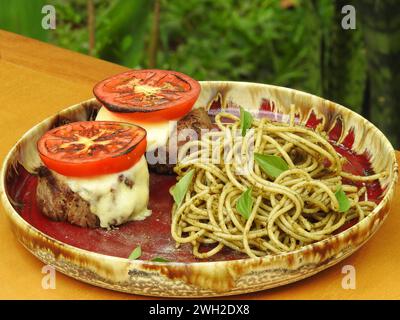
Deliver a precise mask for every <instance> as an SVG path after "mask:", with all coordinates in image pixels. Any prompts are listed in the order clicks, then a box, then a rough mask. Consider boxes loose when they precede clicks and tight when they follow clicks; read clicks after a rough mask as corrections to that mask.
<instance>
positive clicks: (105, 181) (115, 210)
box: [54, 156, 151, 228]
mask: <svg viewBox="0 0 400 320" xmlns="http://www.w3.org/2000/svg"><path fill="white" fill-rule="evenodd" d="M54 174H55V175H57V177H59V178H60V179H61V180H62V181H63V182H64V183H66V184H67V185H68V186H69V188H70V189H71V190H72V191H73V192H76V193H78V194H79V195H80V196H81V198H82V199H84V200H86V201H87V202H89V204H90V211H91V212H92V213H93V214H95V215H96V216H97V217H98V218H99V220H100V226H101V227H102V228H109V227H110V226H111V225H119V224H121V223H124V222H127V221H131V220H143V219H145V218H146V217H148V216H149V215H150V214H151V211H150V210H148V209H147V204H148V201H149V171H148V168H147V163H146V159H145V157H144V156H142V158H141V159H140V160H139V161H138V162H137V163H136V164H135V165H134V166H132V167H131V168H129V169H128V170H126V171H122V172H118V173H113V174H106V175H101V176H96V177H90V178H86V177H85V178H75V177H66V176H62V175H60V174H57V173H54ZM121 175H122V176H123V178H122V177H120V176H121ZM125 177H126V178H128V179H129V180H131V181H132V182H133V185H132V186H131V187H129V186H128V185H127V184H126V183H125V182H124V180H125Z"/></svg>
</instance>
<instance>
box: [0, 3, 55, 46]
mask: <svg viewBox="0 0 400 320" xmlns="http://www.w3.org/2000/svg"><path fill="white" fill-rule="evenodd" d="M45 4H46V2H45V1H44V0H30V1H26V0H13V1H10V0H0V28H1V29H5V30H8V31H11V32H15V33H19V34H22V35H24V36H27V37H32V38H35V39H38V40H43V41H45V40H46V39H47V37H48V33H50V32H52V31H53V30H45V29H43V28H42V19H43V17H44V16H45V14H42V7H43V6H44V5H45Z"/></svg>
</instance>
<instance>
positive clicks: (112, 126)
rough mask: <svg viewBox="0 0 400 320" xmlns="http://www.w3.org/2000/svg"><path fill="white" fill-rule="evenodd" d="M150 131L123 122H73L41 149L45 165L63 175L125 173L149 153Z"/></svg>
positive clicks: (39, 145) (44, 138) (41, 143)
mask: <svg viewBox="0 0 400 320" xmlns="http://www.w3.org/2000/svg"><path fill="white" fill-rule="evenodd" d="M146 145H147V141H146V130H144V129H143V128H141V127H139V126H136V125H133V124H129V123H123V122H113V121H82V122H72V123H69V124H66V125H64V126H61V127H57V128H54V129H52V130H50V131H48V132H46V133H45V134H44V135H43V136H42V137H41V138H40V140H39V141H38V143H37V148H38V151H39V155H40V158H41V159H42V161H43V163H44V164H45V165H46V166H47V167H48V168H50V169H51V170H54V171H56V172H58V173H60V174H62V175H65V176H71V177H86V176H95V175H102V174H109V173H116V172H120V171H124V170H127V169H129V168H130V167H132V166H133V165H134V164H135V163H136V162H137V161H139V160H140V158H141V157H142V155H143V154H144V152H145V151H146Z"/></svg>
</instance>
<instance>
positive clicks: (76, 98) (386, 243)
mask: <svg viewBox="0 0 400 320" xmlns="http://www.w3.org/2000/svg"><path fill="white" fill-rule="evenodd" d="M124 70H126V68H125V67H122V66H118V65H115V64H112V63H109V62H106V61H102V60H98V59H95V58H91V57H88V56H85V55H82V54H78V53H74V52H71V51H68V50H64V49H60V48H57V47H54V46H50V45H47V44H45V43H42V42H38V41H35V40H32V39H28V38H25V37H22V36H19V35H15V34H12V33H8V32H4V31H0V97H1V107H0V128H1V135H0V157H1V159H3V158H4V156H5V155H6V153H7V152H8V150H9V149H10V148H11V147H12V145H13V144H14V143H15V142H16V141H17V140H18V139H19V138H20V136H21V135H22V134H23V133H24V132H25V131H27V130H28V129H29V128H31V127H32V126H34V125H35V124H37V123H38V122H39V121H41V120H43V119H44V118H45V117H47V116H50V115H52V114H54V113H56V112H57V111H59V110H61V109H63V108H65V107H67V106H70V105H72V104H75V103H78V102H80V101H82V100H85V99H88V98H91V97H92V87H93V85H94V84H95V83H96V82H98V81H99V80H101V79H103V78H105V77H107V76H109V75H112V74H114V73H118V72H121V71H124ZM399 158H400V153H398V159H399ZM398 208H400V189H399V188H398V192H397V195H396V196H395V200H394V203H393V207H392V212H391V213H390V215H389V217H388V219H387V220H386V222H385V223H384V225H383V226H382V228H381V229H380V230H379V231H378V232H377V234H376V235H375V236H374V237H373V238H372V239H371V240H370V241H369V242H368V243H367V244H366V245H364V246H363V247H362V248H361V249H360V250H359V251H358V252H356V253H355V254H353V255H352V256H351V257H350V258H348V259H346V260H344V261H343V262H341V263H340V264H338V265H336V266H334V267H332V268H330V269H328V270H325V271H323V272H321V273H319V274H317V275H315V276H313V277H311V278H308V279H306V280H303V281H300V282H297V283H294V284H291V285H287V286H284V287H280V288H276V289H273V290H268V291H263V292H259V293H254V294H248V295H242V296H236V297H233V298H244V299H400V272H399V267H400V219H399V217H398V212H397V211H398ZM0 255H1V258H0V298H2V299H142V298H143V297H140V296H135V295H128V294H123V293H118V292H113V291H109V290H106V289H101V288H97V287H94V286H91V285H88V284H84V283H82V282H79V281H77V280H74V279H72V278H69V277H67V276H64V275H63V274H60V273H57V274H56V289H54V290H53V289H47V290H45V289H42V285H41V283H42V279H43V277H44V274H42V268H43V263H42V262H40V261H39V260H37V259H36V258H35V257H34V256H33V255H31V254H30V253H29V252H28V251H26V250H25V249H24V248H23V247H22V245H21V244H19V243H18V242H17V241H16V239H15V238H14V236H13V234H12V233H11V231H10V228H9V225H8V221H7V220H6V217H5V212H4V209H3V208H2V207H1V208H0ZM345 265H352V266H354V268H355V270H356V289H354V290H353V289H347V290H345V289H343V288H342V285H341V284H342V279H343V276H344V274H342V268H343V267H344V266H345Z"/></svg>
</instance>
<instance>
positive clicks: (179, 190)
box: [171, 169, 194, 207]
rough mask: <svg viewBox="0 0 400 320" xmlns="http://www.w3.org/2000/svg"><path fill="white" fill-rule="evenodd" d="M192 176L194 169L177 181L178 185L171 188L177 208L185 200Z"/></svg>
mask: <svg viewBox="0 0 400 320" xmlns="http://www.w3.org/2000/svg"><path fill="white" fill-rule="evenodd" d="M193 175H194V169H192V170H190V171H189V172H188V173H186V174H185V175H184V176H183V177H182V178H181V179H180V180H179V181H178V183H177V184H176V185H174V186H173V187H172V188H171V193H172V196H173V197H174V200H175V203H176V204H177V205H178V207H179V206H180V205H181V204H182V201H183V199H184V198H185V195H186V192H187V191H188V189H189V186H190V183H191V182H192V179H193Z"/></svg>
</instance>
